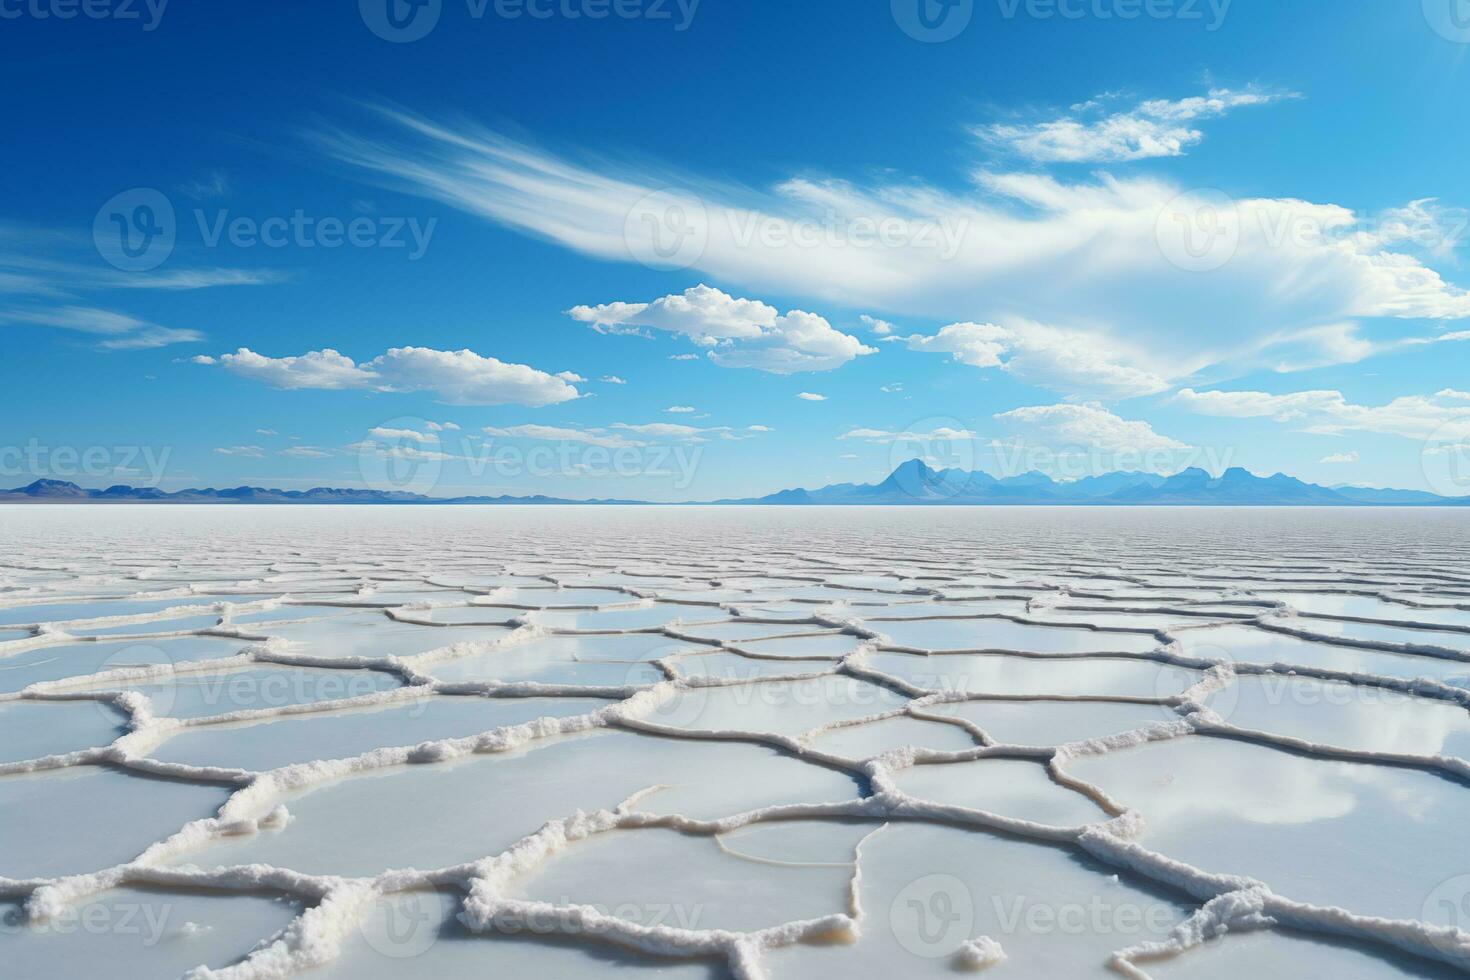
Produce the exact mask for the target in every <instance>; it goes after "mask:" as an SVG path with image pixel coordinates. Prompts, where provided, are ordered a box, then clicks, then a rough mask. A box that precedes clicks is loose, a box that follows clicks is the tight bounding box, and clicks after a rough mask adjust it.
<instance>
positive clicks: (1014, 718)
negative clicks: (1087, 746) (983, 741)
mask: <svg viewBox="0 0 1470 980" xmlns="http://www.w3.org/2000/svg"><path fill="white" fill-rule="evenodd" d="M926 710H928V711H930V712H932V713H933V714H936V715H948V716H949V717H951V718H963V719H964V720H965V721H968V722H971V723H973V724H975V725H978V726H979V727H980V729H981V730H982V731H984V732H985V733H986V734H988V735H989V736H990V737H991V738H992V739H994V740H995V741H997V742H1004V743H1007V744H1010V745H1064V744H1066V743H1068V742H1083V741H1088V740H1090V739H1095V738H1104V737H1106V736H1108V735H1117V734H1119V733H1121V732H1131V731H1135V730H1137V729H1140V728H1148V727H1149V726H1151V725H1157V724H1160V723H1162V722H1167V721H1173V720H1176V719H1177V718H1178V717H1179V716H1178V715H1177V714H1176V713H1175V712H1174V711H1172V710H1170V709H1167V708H1164V707H1162V706H1159V705H1152V704H1124V703H1118V702H1108V701H989V700H987V701H962V702H957V703H953V704H936V705H934V706H932V707H930V708H928V709H926Z"/></svg>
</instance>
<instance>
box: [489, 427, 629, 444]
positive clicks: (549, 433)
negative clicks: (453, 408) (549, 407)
mask: <svg viewBox="0 0 1470 980" xmlns="http://www.w3.org/2000/svg"><path fill="white" fill-rule="evenodd" d="M484 432H485V434H486V435H488V436H499V437H502V438H513V439H534V440H536V441H538V442H578V443H584V444H586V445H589V446H602V447H604V448H606V449H626V448H636V447H639V446H645V445H647V443H644V442H636V441H634V440H631V439H625V438H624V437H622V436H620V435H618V434H616V433H610V432H608V431H607V430H605V429H572V428H566V427H561V426H554V425H512V426H508V427H506V428H496V427H494V426H486V427H485V429H484Z"/></svg>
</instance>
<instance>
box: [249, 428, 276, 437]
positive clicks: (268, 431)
mask: <svg viewBox="0 0 1470 980" xmlns="http://www.w3.org/2000/svg"><path fill="white" fill-rule="evenodd" d="M255 434H256V435H258V436H278V435H280V433H279V432H277V431H276V430H275V429H256V430H255Z"/></svg>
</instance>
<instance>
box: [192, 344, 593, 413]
mask: <svg viewBox="0 0 1470 980" xmlns="http://www.w3.org/2000/svg"><path fill="white" fill-rule="evenodd" d="M215 361H216V362H217V363H218V364H220V365H222V366H223V367H224V368H225V369H226V370H229V371H231V372H233V373H235V374H238V375H240V376H242V377H246V378H250V379H251V380H254V381H259V382H262V383H264V384H268V385H270V386H271V387H273V388H283V389H299V388H317V389H327V390H340V389H349V388H365V389H370V390H374V391H394V392H412V391H432V392H434V393H436V394H437V395H438V396H439V398H440V399H441V400H442V401H445V402H447V403H449V404H454V405H526V406H530V407H533V408H534V407H540V406H543V405H554V404H557V403H559V402H564V401H570V400H571V399H573V398H577V397H579V396H578V392H577V389H576V388H574V387H572V385H571V384H570V383H568V382H567V381H566V380H565V379H563V378H561V377H559V376H557V375H553V374H547V373H546V372H545V371H538V370H536V369H535V368H532V367H528V366H526V365H524V364H511V363H507V362H505V361H500V360H497V359H496V358H493V357H486V356H483V355H481V354H477V353H475V352H474V351H471V350H459V351H443V350H434V349H432V348H428V347H395V348H393V349H392V350H390V351H388V352H387V353H385V354H381V355H379V356H378V357H375V358H373V359H372V360H371V361H367V362H365V363H362V364H358V363H356V362H354V361H353V360H352V358H350V357H348V356H347V355H345V354H342V353H340V352H338V351H335V350H332V349H331V348H326V349H323V350H319V351H308V352H307V353H305V354H301V355H298V356H292V357H267V356H265V355H263V354H257V353H256V352H255V351H252V350H250V349H249V348H246V347H242V348H240V349H239V350H238V351H236V352H235V353H233V354H221V355H220V356H219V357H218V358H216V359H215ZM199 363H210V362H204V361H201V362H199Z"/></svg>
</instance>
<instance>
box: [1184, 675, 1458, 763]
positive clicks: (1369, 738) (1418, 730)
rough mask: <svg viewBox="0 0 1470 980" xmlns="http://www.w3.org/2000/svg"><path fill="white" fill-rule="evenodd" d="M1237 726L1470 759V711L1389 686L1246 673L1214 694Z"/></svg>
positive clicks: (1369, 748) (1214, 701) (1324, 741)
mask: <svg viewBox="0 0 1470 980" xmlns="http://www.w3.org/2000/svg"><path fill="white" fill-rule="evenodd" d="M1208 703H1209V705H1210V707H1211V708H1213V709H1214V710H1215V711H1216V712H1217V713H1219V714H1221V715H1222V716H1223V719H1224V720H1225V721H1227V722H1229V723H1230V724H1232V725H1236V726H1239V727H1241V728H1250V729H1255V730H1258V731H1263V732H1271V733H1273V734H1277V735H1289V736H1292V737H1293V738H1300V739H1304V740H1306V741H1308V742H1319V743H1322V744H1325V745H1335V746H1340V747H1342V748H1349V749H1361V750H1367V751H1379V752H1399V753H1405V754H1409V755H1455V756H1460V757H1461V758H1466V759H1470V711H1467V710H1466V709H1465V708H1464V707H1462V706H1461V705H1457V704H1453V703H1450V702H1447V701H1434V700H1430V699H1428V698H1417V697H1414V696H1412V695H1408V694H1402V693H1400V692H1398V691H1392V690H1387V689H1385V688H1381V687H1372V686H1364V685H1355V684H1343V683H1339V682H1337V681H1323V680H1318V679H1316V678H1312V677H1292V676H1289V675H1286V674H1264V675H1243V676H1240V677H1237V678H1236V681H1235V683H1234V684H1233V685H1232V686H1231V687H1227V688H1225V689H1223V690H1221V691H1218V692H1216V693H1215V694H1213V695H1212V696H1211V697H1210V698H1209V701H1208Z"/></svg>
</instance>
